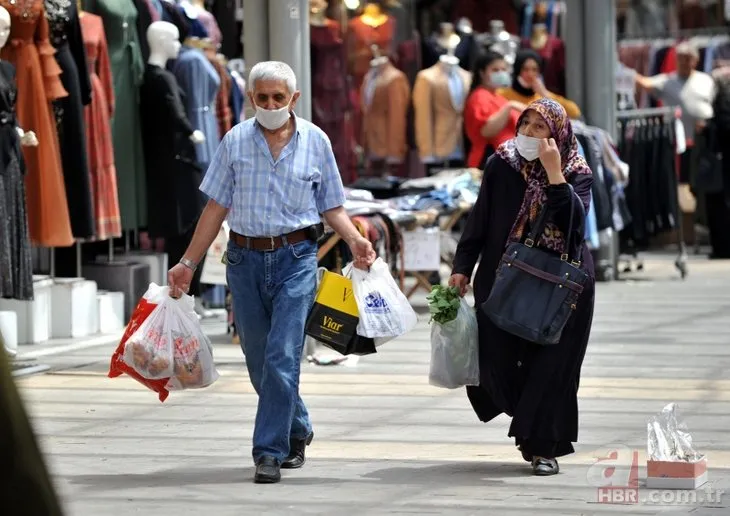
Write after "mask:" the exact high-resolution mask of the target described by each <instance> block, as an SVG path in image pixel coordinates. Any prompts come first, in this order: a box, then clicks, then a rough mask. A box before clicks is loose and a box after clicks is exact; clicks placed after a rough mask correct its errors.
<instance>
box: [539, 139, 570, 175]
mask: <svg viewBox="0 0 730 516" xmlns="http://www.w3.org/2000/svg"><path fill="white" fill-rule="evenodd" d="M538 157H539V158H540V163H542V166H543V167H544V168H545V172H547V175H548V180H549V181H550V184H554V185H555V184H560V183H564V182H565V178H564V177H563V170H562V165H561V162H560V150H558V144H557V143H555V140H554V139H553V138H550V139H547V138H543V139H542V140H540V149H539V154H538Z"/></svg>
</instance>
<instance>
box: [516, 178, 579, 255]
mask: <svg viewBox="0 0 730 516" xmlns="http://www.w3.org/2000/svg"><path fill="white" fill-rule="evenodd" d="M566 184H567V185H568V188H569V189H570V218H569V219H568V220H569V222H568V234H567V236H566V237H565V251H566V252H565V253H563V254H562V255H561V256H560V259H561V260H563V261H568V259H570V256H569V253H570V243H571V240H572V238H573V221H574V215H575V209H574V205H575V203H574V202H573V197H575V189H574V188H573V185H571V184H570V183H566ZM578 201H579V202H578V204H580V210H581V212H583V214H584V215H585V208H584V207H583V202H582V201H580V199H578ZM548 212H549V208H548V204H547V203H545V205H544V206H543V207H542V209H541V210H540V214H539V215H538V216H537V220H536V221H535V225H534V226H533V228H532V229H531V230H530V233H529V234H528V235H527V238H526V239H525V245H526V246H527V247H534V246H535V244H536V243H537V241H538V238H539V237H540V235H541V234H542V232H543V231H544V229H545V225H546V224H547V219H548V215H549V213H548ZM584 242H585V239H581V243H580V246H579V247H578V253H577V256H579V257H580V256H583V245H584ZM574 261H575V260H574ZM577 263H580V262H579V261H578V262H577Z"/></svg>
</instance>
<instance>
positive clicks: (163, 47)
mask: <svg viewBox="0 0 730 516" xmlns="http://www.w3.org/2000/svg"><path fill="white" fill-rule="evenodd" d="M147 41H148V42H149V44H150V61H151V62H152V61H155V64H160V63H159V62H156V61H159V60H163V59H164V61H165V62H166V61H168V60H169V59H175V58H176V57H177V56H178V54H179V53H180V32H179V31H178V30H177V27H175V26H174V25H173V24H172V23H168V22H164V21H156V22H152V24H151V25H150V26H149V28H148V29H147Z"/></svg>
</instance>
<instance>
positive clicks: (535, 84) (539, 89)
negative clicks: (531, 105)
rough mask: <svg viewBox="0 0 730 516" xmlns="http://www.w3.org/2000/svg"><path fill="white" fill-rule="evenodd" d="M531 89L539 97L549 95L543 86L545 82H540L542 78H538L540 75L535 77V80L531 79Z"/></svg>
mask: <svg viewBox="0 0 730 516" xmlns="http://www.w3.org/2000/svg"><path fill="white" fill-rule="evenodd" d="M532 89H533V90H534V91H535V93H537V94H538V95H540V96H541V97H548V96H550V92H549V91H548V90H547V88H546V87H545V83H544V82H542V79H540V77H535V80H533V81H532Z"/></svg>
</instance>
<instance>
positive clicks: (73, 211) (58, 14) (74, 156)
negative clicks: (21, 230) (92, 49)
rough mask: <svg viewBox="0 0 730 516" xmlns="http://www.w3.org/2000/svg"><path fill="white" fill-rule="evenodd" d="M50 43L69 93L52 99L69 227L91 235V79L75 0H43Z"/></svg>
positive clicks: (75, 232) (78, 233)
mask: <svg viewBox="0 0 730 516" xmlns="http://www.w3.org/2000/svg"><path fill="white" fill-rule="evenodd" d="M45 6H46V18H47V19H48V25H49V27H50V29H51V44H52V45H53V46H54V47H55V49H56V62H57V63H58V66H60V67H61V70H62V71H63V73H62V74H61V82H63V87H64V88H65V89H66V91H67V92H68V96H67V97H64V98H62V99H59V100H57V101H56V102H54V113H55V115H56V128H57V130H58V141H59V144H60V149H61V163H62V165H63V178H64V181H65V183H66V196H67V198H68V211H69V214H70V217H71V230H72V231H73V235H74V237H76V238H83V239H88V238H91V237H92V236H93V235H94V214H93V209H92V201H91V187H90V185H89V160H88V153H87V149H86V129H85V128H84V106H86V105H88V104H89V102H91V83H90V82H89V70H88V68H87V67H86V54H85V52H84V42H83V39H82V36H81V26H80V25H79V15H78V12H77V8H76V3H75V2H72V1H71V0H45Z"/></svg>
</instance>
